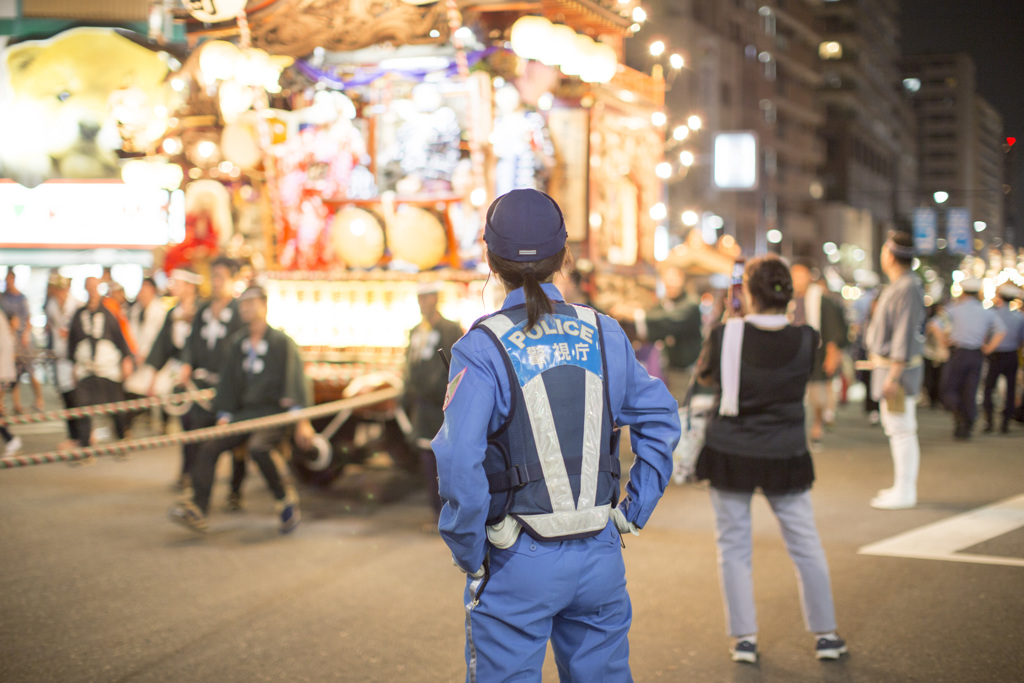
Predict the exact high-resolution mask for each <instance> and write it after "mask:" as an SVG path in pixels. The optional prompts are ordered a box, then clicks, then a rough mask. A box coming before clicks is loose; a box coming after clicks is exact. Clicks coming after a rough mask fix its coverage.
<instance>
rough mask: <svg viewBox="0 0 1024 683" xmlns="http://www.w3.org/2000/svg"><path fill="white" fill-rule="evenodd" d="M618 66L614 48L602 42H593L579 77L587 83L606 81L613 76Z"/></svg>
mask: <svg viewBox="0 0 1024 683" xmlns="http://www.w3.org/2000/svg"><path fill="white" fill-rule="evenodd" d="M618 68H619V58H618V55H616V54H615V48H613V47H612V46H611V45H605V44H604V43H594V47H593V48H592V49H591V51H590V53H589V54H588V55H587V61H586V67H585V68H584V69H583V73H581V74H580V78H581V79H583V80H584V81H586V82H587V83H607V82H609V81H610V80H612V79H613V78H615V72H616V71H617V70H618Z"/></svg>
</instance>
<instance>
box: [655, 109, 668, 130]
mask: <svg viewBox="0 0 1024 683" xmlns="http://www.w3.org/2000/svg"><path fill="white" fill-rule="evenodd" d="M667 122H668V117H667V116H665V112H662V111H656V112H654V113H653V114H651V123H653V124H654V125H655V127H657V128H661V127H662V126H664V125H665V124H666V123H667Z"/></svg>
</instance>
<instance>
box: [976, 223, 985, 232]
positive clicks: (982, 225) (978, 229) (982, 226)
mask: <svg viewBox="0 0 1024 683" xmlns="http://www.w3.org/2000/svg"><path fill="white" fill-rule="evenodd" d="M987 227H988V223H986V222H985V221H974V232H981V231H982V230H984V229H985V228H987Z"/></svg>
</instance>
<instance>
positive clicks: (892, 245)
mask: <svg viewBox="0 0 1024 683" xmlns="http://www.w3.org/2000/svg"><path fill="white" fill-rule="evenodd" d="M885 246H886V247H887V248H888V249H889V253H891V254H892V255H893V256H895V257H896V258H898V259H904V260H906V259H912V258H914V256H916V253H915V251H914V247H905V246H903V245H902V244H896V242H894V241H893V239H892V237H890V238H889V239H888V240H887V241H886V243H885Z"/></svg>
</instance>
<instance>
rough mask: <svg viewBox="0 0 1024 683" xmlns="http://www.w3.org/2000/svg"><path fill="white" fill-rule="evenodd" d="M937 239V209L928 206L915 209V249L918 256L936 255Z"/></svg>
mask: <svg viewBox="0 0 1024 683" xmlns="http://www.w3.org/2000/svg"><path fill="white" fill-rule="evenodd" d="M937 238H938V230H937V229H936V221H935V209H931V208H928V207H926V206H923V207H920V208H917V209H914V249H915V250H916V251H917V253H918V255H924V256H927V255H929V254H934V253H935V248H936V247H935V240H936V239H937Z"/></svg>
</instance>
